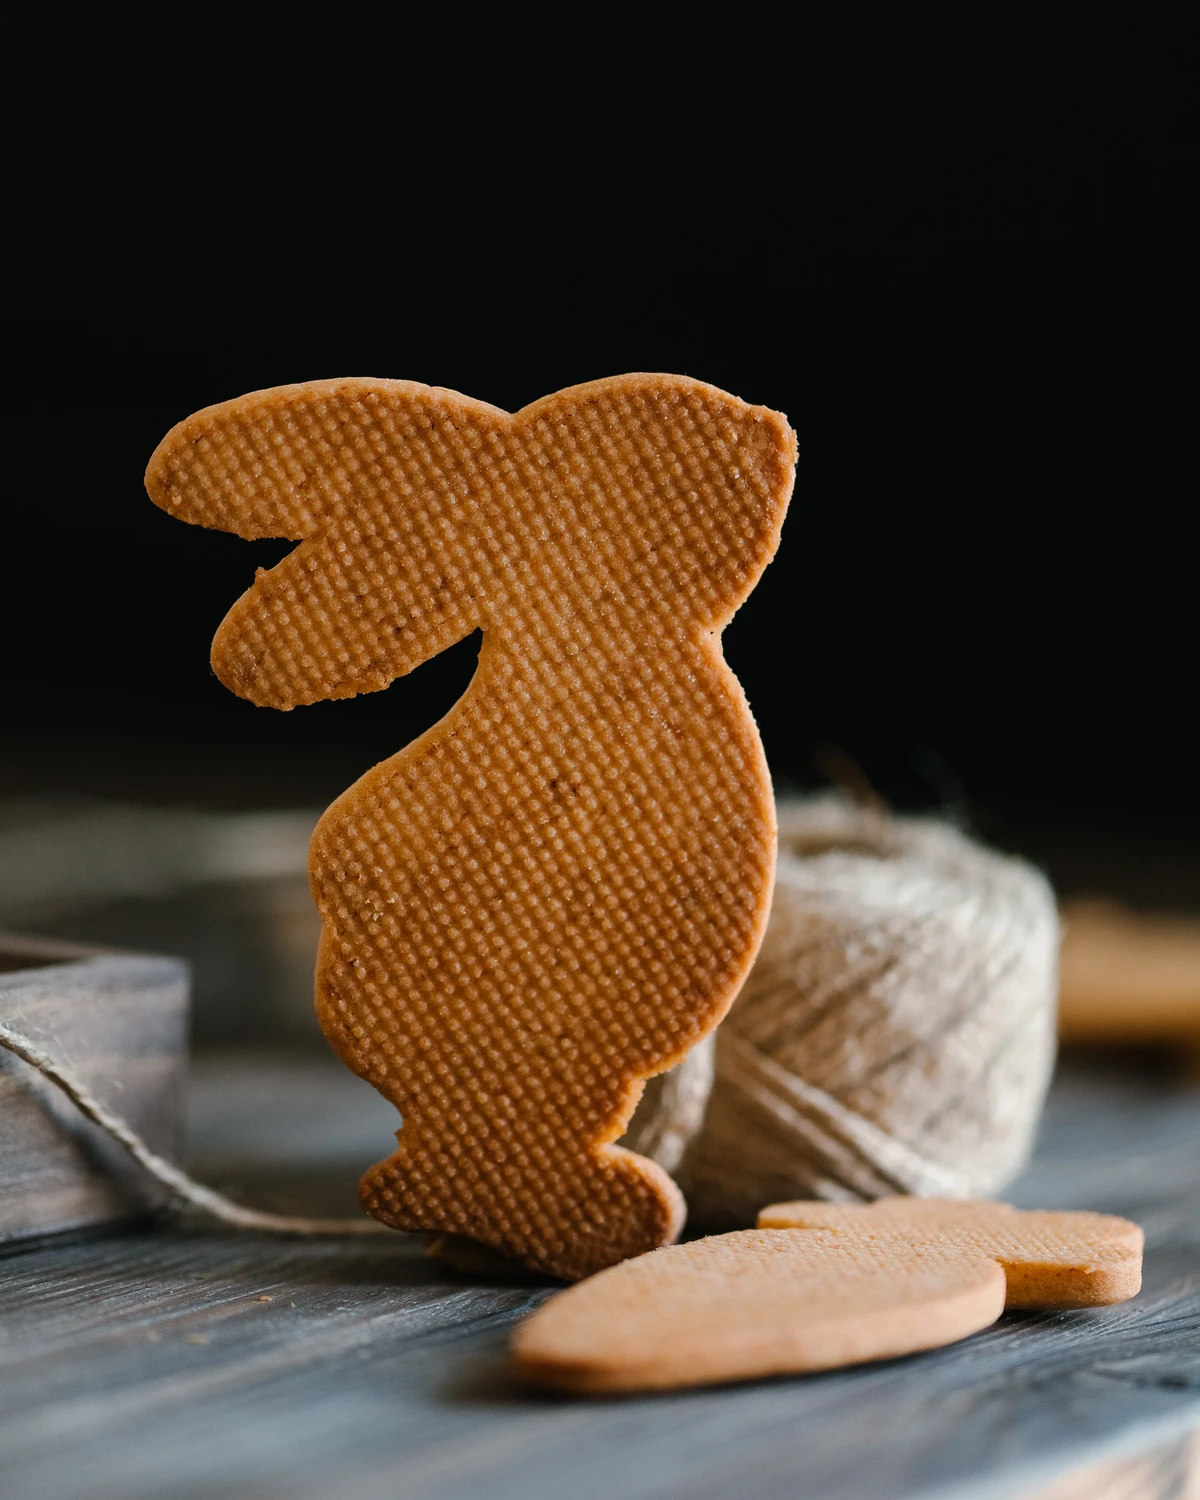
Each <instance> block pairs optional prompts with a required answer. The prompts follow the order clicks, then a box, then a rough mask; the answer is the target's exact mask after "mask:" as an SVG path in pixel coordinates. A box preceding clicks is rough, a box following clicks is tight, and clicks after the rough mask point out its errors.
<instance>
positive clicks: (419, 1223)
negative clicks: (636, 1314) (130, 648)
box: [147, 375, 795, 1279]
mask: <svg viewBox="0 0 1200 1500" xmlns="http://www.w3.org/2000/svg"><path fill="white" fill-rule="evenodd" d="M794 466H795V438H794V434H793V433H792V431H791V429H790V428H789V427H788V424H787V422H786V420H785V419H784V418H783V417H782V416H780V415H779V414H778V413H776V412H773V411H768V410H766V409H765V408H763V407H755V406H747V405H746V404H745V403H744V402H742V401H739V400H738V399H737V398H736V397H733V396H729V395H727V394H725V393H724V392H723V391H719V390H716V389H715V388H713V387H712V386H708V385H704V384H702V383H701V382H699V381H695V380H689V379H686V378H683V377H679V376H670V375H627V376H621V377H617V378H615V379H612V380H601V381H596V382H594V383H592V384H590V385H584V386H577V387H575V388H573V389H571V390H566V391H560V392H559V393H558V394H557V395H553V396H548V397H546V398H545V399H544V400H541V401H538V402H535V403H534V404H533V405H532V406H528V407H526V408H524V410H522V411H520V412H517V413H516V415H515V416H510V415H509V414H508V413H506V412H502V411H499V410H498V409H497V408H495V407H492V406H488V405H485V404H484V403H483V402H479V401H472V400H470V399H469V398H467V397H465V396H460V395H457V394H456V393H455V392H453V391H446V390H440V389H435V388H431V387H428V386H422V385H416V384H412V383H410V382H405V381H390V380H366V379H362V380H333V381H316V382H313V383H311V384H307V385H297V386H285V387H281V388H279V389H277V390H271V391H260V392H257V393H255V394H253V395H249V396H244V397H241V398H240V399H238V400H235V401H229V402H226V403H224V404H223V405H221V406H215V407H210V408H209V409H208V410H206V411H202V412H198V413H197V414H196V415H195V416H193V417H189V418H188V419H187V421H185V422H183V423H181V424H180V426H178V427H176V428H175V429H174V430H173V431H172V432H171V433H169V434H168V435H167V437H166V438H165V439H164V440H163V442H162V443H161V444H160V446H159V448H158V450H157V451H156V452H155V454H154V456H153V458H152V459H151V461H150V466H149V469H148V471H147V489H148V490H149V493H150V496H151V498H152V499H153V500H154V502H155V503H156V504H157V505H159V506H161V507H162V509H163V510H165V511H167V512H168V513H169V514H171V515H175V516H178V517H180V518H181V519H183V520H185V521H190V522H195V523H198V524H200V525H203V526H212V527H217V528H219V529H222V530H225V531H232V532H236V533H237V534H238V535H239V536H243V537H285V538H292V539H295V540H296V541H298V542H299V543H300V545H299V546H297V547H296V549H295V550H294V551H293V552H292V553H291V554H290V555H289V556H288V557H287V558H285V559H284V561H283V562H281V563H280V564H279V565H278V566H277V567H275V568H272V569H271V570H270V571H267V572H262V571H260V573H259V575H258V577H257V579H256V581H255V583H254V585H253V587H252V588H251V589H250V590H249V591H248V592H247V593H246V594H245V595H243V597H242V598H241V599H240V600H239V601H238V602H237V603H236V604H235V605H234V607H233V609H232V610H231V611H230V613H229V615H228V616H227V618H226V620H225V621H224V623H223V624H222V626H221V628H220V630H219V631H218V633H217V637H216V640H215V642H214V645H213V654H212V661H213V666H214V669H215V671H216V673H217V676H218V677H219V678H220V679H221V681H222V682H224V683H225V684H226V686H228V687H230V688H231V689H232V690H233V691H234V692H236V693H239V694H241V696H243V697H245V698H248V699H250V700H251V701H252V702H254V703H258V704H262V705H267V706H270V707H274V708H283V709H287V708H292V707H294V706H296V705H298V704H305V703H314V702H317V701H318V700H320V699H328V698H345V697H350V696H353V695H354V694H356V693H360V692H370V691H374V690H377V689H381V688H384V687H387V685H388V684H389V683H390V682H391V681H392V680H393V679H394V678H396V677H398V676H402V675H403V674H404V673H406V672H409V671H411V670H412V669H413V668H414V667H416V666H418V665H419V664H420V663H421V662H423V661H425V660H426V659H427V658H429V657H431V656H433V655H435V654H436V653H437V652H439V651H443V650H445V649H446V647H448V646H450V645H452V644H453V643H454V642H456V641H458V640H461V639H462V638H463V637H464V636H467V635H469V634H470V633H471V632H472V631H475V630H482V631H483V650H482V652H481V653H480V658H479V668H478V671H477V673H476V675H475V677H474V679H473V681H472V683H471V685H470V688H469V689H468V691H467V692H466V694H465V695H464V696H463V698H462V699H461V700H460V701H459V703H458V704H456V705H455V707H454V708H453V709H452V710H451V711H450V713H449V714H447V716H446V717H445V718H444V719H443V720H442V721H441V722H440V723H439V724H436V725H435V726H434V727H433V728H432V729H430V730H429V731H428V732H427V733H426V734H424V735H422V736H421V737H420V738H419V739H418V740H416V741H415V742H414V743H413V744H411V745H409V746H408V747H407V748H406V749H404V750H402V751H401V752H400V753H399V754H398V755H395V756H393V757H392V758H391V759H390V760H387V761H384V762H383V763H382V764H381V765H379V766H376V767H375V769H374V770H372V771H368V772H367V774H366V775H365V776H364V777H363V778H362V779H361V780H360V781H359V782H357V783H356V784H355V785H354V786H353V787H351V788H350V790H349V791H348V792H346V793H345V794H344V795H343V796H342V797H341V798H339V799H338V801H337V802H335V803H334V805H333V806H332V807H331V808H330V809H329V811H328V812H327V813H326V814H325V816H324V817H323V818H322V820H321V822H320V824H319V825H318V827H317V830H316V833H315V834H314V837H313V842H312V848H311V857H310V874H311V878H312V885H313V890H314V893H315V897H316V901H317V904H318V906H319V908H320V911H321V915H322V918H323V921H324V936H323V939H322V943H321V948H320V954H319V958H318V967H317V980H316V1000H317V1012H318V1015H319V1018H320V1021H321V1025H322V1027H323V1028H324V1030H325V1033H326V1035H327V1036H328V1038H329V1040H330V1042H331V1043H332V1045H333V1046H334V1048H335V1049H336V1050H337V1051H338V1053H339V1054H340V1055H341V1056H342V1058H343V1059H344V1060H345V1061H346V1063H347V1064H348V1065H349V1066H350V1067H351V1068H353V1069H354V1071H355V1072H356V1073H359V1074H360V1075H361V1076H362V1077H364V1078H366V1079H368V1080H369V1081H370V1082H371V1083H372V1084H373V1085H374V1086H375V1087H376V1088H377V1089H379V1090H380V1092H381V1093H383V1094H384V1095H386V1097H387V1098H389V1099H390V1100H392V1101H393V1102H394V1103H395V1104H396V1106H397V1107H398V1108H399V1110H400V1111H401V1113H402V1115H403V1121H404V1123H403V1128H402V1129H401V1130H400V1132H399V1133H398V1136H397V1141H398V1149H397V1150H396V1152H395V1154H394V1155H392V1156H391V1157H390V1158H389V1159H388V1160H386V1161H383V1162H381V1163H380V1164H379V1165H378V1166H377V1167H375V1168H374V1169H373V1170H372V1171H370V1172H369V1173H368V1174H367V1176H366V1177H365V1179H364V1181H363V1187H362V1200H363V1203H364V1205H365V1207H366V1208H367V1209H368V1211H369V1212H370V1213H372V1214H374V1215H375V1216H376V1217H377V1218H379V1219H381V1220H383V1222H384V1223H387V1224H391V1225H394V1226H395V1227H396V1228H400V1229H421V1230H433V1231H444V1232H445V1233H447V1234H451V1235H465V1236H467V1237H469V1238H471V1239H473V1240H477V1241H480V1242H482V1243H484V1244H486V1245H488V1246H491V1247H493V1248H494V1249H496V1250H499V1251H500V1252H502V1253H503V1254H505V1255H508V1256H513V1257H516V1258H518V1259H520V1260H521V1261H523V1262H524V1263H525V1264H526V1265H529V1266H532V1267H534V1268H536V1269H539V1270H542V1271H547V1272H550V1273H553V1274H555V1275H558V1276H562V1277H566V1278H568V1279H572V1278H577V1277H581V1276H584V1275H587V1274H588V1273H590V1272H593V1271H596V1270H598V1269H600V1268H601V1267H604V1266H607V1265H611V1264H612V1263H613V1262H615V1261H618V1260H621V1259H623V1258H624V1257H626V1256H630V1255H636V1254H638V1253H640V1252H643V1251H646V1250H649V1249H651V1248H653V1247H654V1246H656V1245H662V1244H664V1243H667V1242H669V1241H671V1240H672V1239H673V1238H674V1237H675V1236H676V1235H677V1234H678V1231H679V1228H680V1226H681V1224H682V1220H683V1200H682V1198H681V1196H680V1194H679V1192H678V1189H677V1188H676V1187H675V1185H674V1183H673V1182H672V1181H671V1179H670V1178H669V1177H668V1176H667V1174H666V1173H665V1172H664V1171H663V1170H662V1169H661V1168H659V1167H658V1166H656V1165H655V1164H654V1163H652V1162H650V1161H649V1160H647V1159H645V1158H643V1157H640V1156H636V1155H634V1154H633V1153H631V1152H628V1151H624V1150H621V1149H620V1148H618V1147H615V1146H613V1145H612V1144H611V1143H612V1142H614V1141H616V1140H617V1139H618V1138H619V1137H620V1136H621V1134H622V1133H623V1131H624V1129H625V1126H626V1124H627V1123H628V1121H629V1118H630V1116H631V1114H632V1112H633V1109H634V1106H635V1105H636V1103H637V1100H638V1096H639V1094H640V1093H641V1089H642V1084H643V1081H644V1080H645V1079H646V1078H647V1077H649V1076H651V1075H653V1074H655V1073H658V1072H661V1071H663V1070H665V1069H666V1068H668V1067H670V1066H671V1065H672V1064H674V1063H676V1062H677V1061H679V1059H681V1058H682V1057H683V1056H684V1055H685V1054H686V1053H687V1052H688V1050H689V1049H690V1048H691V1047H692V1046H694V1045H695V1043H696V1042H697V1041H699V1040H700V1039H701V1038H702V1037H703V1036H705V1035H706V1034H707V1033H708V1032H709V1031H711V1029H712V1028H713V1027H714V1026H715V1025H716V1024H717V1023H718V1021H719V1020H720V1019H721V1017H722V1016H723V1015H724V1013H725V1011H726V1010H727V1009H728V1007H729V1004H730V1002H731V1001H732V999H733V997H734V995H735V994H736V993H737V990H738V988H739V986H740V984H741V982H742V980H743V978H744V977H745V975H746V973H747V971H748V970H749V967H750V964H751V962H752V961H753V958H754V955H755V953H756V951H757V948H758V945H759V942H760V940H761V937H762V934H763V929H764V926H765V923H766V918H767V913H768V908H769V905H770V897H771V886H772V880H773V875H774V863H775V823H774V806H773V801H772V796H771V787H770V781H769V778H768V775H767V768H766V764H765V761H764V758H763V754H762V747H761V745H760V743H759V739H758V734H757V731H756V729H755V726H754V721H753V719H752V718H751V716H750V712H749V709H748V708H747V705H746V701H745V698H744V696H743V694H742V692H741V689H740V687H739V685H738V683H737V681H736V679H735V678H734V676H733V674H732V673H731V672H730V670H729V668H728V667H727V666H726V664H725V661H724V659H723V657H722V655H721V631H722V629H723V628H724V626H725V625H726V624H727V623H728V621H729V619H730V618H731V616H732V615H733V613H734V611H735V610H736V609H737V607H738V605H739V604H740V603H741V602H742V601H743V600H744V599H745V598H746V596H747V595H748V594H749V593H750V590H751V589H752V588H753V587H754V585H755V583H756V582H757V580H758V578H759V576H760V574H761V573H762V570H763V568H764V567H765V566H766V565H767V563H768V562H769V561H770V559H771V556H772V554H773V553H774V550H775V547H776V545H777V542H778V539H779V529H780V526H781V524H782V521H783V515H784V511H785V509H786V506H787V501H788V497H789V495H790V493H791V488H792V482H793V475H794Z"/></svg>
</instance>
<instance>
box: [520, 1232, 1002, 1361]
mask: <svg viewBox="0 0 1200 1500" xmlns="http://www.w3.org/2000/svg"><path fill="white" fill-rule="evenodd" d="M1003 1307H1004V1277H1003V1275H1002V1273H1001V1271H1000V1267H999V1266H997V1264H996V1262H995V1261H994V1260H991V1259H989V1258H987V1257H986V1256H973V1255H970V1254H967V1253H964V1252H961V1251H956V1250H950V1251H945V1250H927V1249H924V1248H922V1247H913V1246H912V1245H910V1244H908V1243H907V1242H906V1241H904V1240H902V1239H895V1238H893V1239H890V1240H889V1239H887V1238H885V1237H880V1238H878V1239H866V1238H863V1239H855V1238H851V1237H848V1236H845V1235H839V1234H833V1233H828V1232H822V1231H820V1230H816V1231H812V1232H809V1233H799V1232H794V1231H793V1232H790V1233H789V1232H786V1231H784V1232H779V1231H771V1232H766V1231H762V1230H753V1229H749V1230H741V1231H738V1232H737V1233H734V1234H723V1235H714V1236H713V1237H711V1238H709V1239H703V1240H696V1241H694V1242H693V1243H691V1244H687V1245H677V1246H674V1247H672V1248H670V1249H666V1250H659V1251H656V1252H654V1253H653V1254H650V1255H643V1256H640V1257H638V1258H637V1259H636V1260H631V1261H627V1262H626V1263H625V1264H624V1265H620V1266H614V1267H613V1268H612V1269H610V1270H608V1271H605V1272H604V1274H603V1275H601V1276H597V1277H595V1278H593V1279H592V1280H590V1281H587V1282H585V1283H584V1284H583V1285H582V1286H577V1287H571V1288H570V1289H569V1290H568V1291H566V1292H563V1293H562V1294H561V1295H559V1296H557V1297H555V1298H554V1299H553V1300H552V1301H550V1302H548V1303H546V1304H545V1305H544V1306H543V1307H541V1308H540V1309H539V1310H538V1311H537V1312H535V1313H534V1314H533V1315H532V1316H531V1317H530V1318H528V1319H526V1321H525V1322H524V1323H522V1324H521V1326H520V1327H519V1328H518V1330H517V1333H516V1336H515V1338H514V1340H513V1356H514V1362H515V1365H516V1368H517V1371H518V1372H519V1373H520V1374H522V1375H523V1376H524V1377H525V1378H527V1379H530V1380H533V1381H536V1382H538V1383H540V1384H545V1385H553V1386H562V1387H566V1388H568V1389H574V1390H586V1391H606V1390H609V1391H615V1390H653V1389H665V1388H671V1387H675V1386H687V1385H699V1384H704V1383H707V1382H710V1381H716V1380H738V1379H746V1378H749V1377H752V1376H761V1375H772V1374H781V1373H784V1372H799V1371H805V1370H827V1369H832V1368H835V1367H837V1366H839V1365H846V1364H854V1363H857V1362H859V1361H861V1360H870V1359H883V1358H887V1357H890V1356H894V1355H899V1354H911V1353H913V1352H915V1351H916V1350H919V1349H931V1348H936V1347H937V1346H939V1345H941V1344H948V1343H952V1342H953V1341H954V1340H955V1339H960V1338H963V1337H965V1336H966V1335H967V1334H970V1333H974V1332H976V1331H977V1330H979V1329H980V1328H986V1327H987V1326H988V1324H989V1323H993V1322H995V1320H996V1318H998V1317H999V1315H1000V1313H1001V1311H1002V1310H1003Z"/></svg>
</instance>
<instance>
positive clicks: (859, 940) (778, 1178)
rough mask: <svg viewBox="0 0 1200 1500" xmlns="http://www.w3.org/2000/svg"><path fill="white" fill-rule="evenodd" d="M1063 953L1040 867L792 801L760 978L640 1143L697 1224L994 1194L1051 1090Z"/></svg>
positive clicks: (650, 1107)
mask: <svg viewBox="0 0 1200 1500" xmlns="http://www.w3.org/2000/svg"><path fill="white" fill-rule="evenodd" d="M1058 944H1059V931H1058V918H1057V913H1056V909H1055V904H1054V898H1053V895H1052V893H1051V890H1050V887H1049V885H1048V884H1047V882H1046V881H1045V880H1044V879H1043V877H1042V876H1041V875H1040V874H1039V873H1038V872H1037V871H1036V870H1034V869H1032V868H1031V867H1030V866H1029V865H1027V864H1025V863H1024V862H1022V861H1021V860H1018V859H1013V858H1009V857H1006V856H1004V855H1001V854H997V853H995V852H994V851H992V850H989V849H985V848H983V847H982V846H980V845H979V844H977V843H975V842H973V841H972V840H971V839H969V838H967V837H965V836H964V835H963V834H962V833H960V832H959V831H958V830H957V829H955V828H953V827H951V826H950V825H948V824H946V823H944V822H941V821H935V820H931V819H916V818H896V817H891V816H889V815H888V814H887V813H885V812H883V811H881V810H879V809H876V808H873V807H855V806H852V805H850V804H849V803H848V802H845V801H843V800H841V799H840V798H836V797H822V798H816V799H809V800H791V801H784V802H782V803H781V804H780V807H779V867H778V874H777V877H776V886H775V898H774V903H773V906H772V910H771V918H770V923H769V925H768V928H767V934H766V938H765V940H764V942H763V946H762V949H761V951H760V953H759V955H758V959H757V961H756V962H755V965H754V968H753V970H752V972H751V974H750V977H749V979H748V980H747V982H746V985H745V987H744V988H743V990H742V992H741V994H740V995H739V996H738V999H737V1000H736V1001H735V1003H734V1006H733V1009H732V1010H731V1011H730V1013H729V1015H728V1016H727V1017H726V1019H725V1021H724V1022H723V1023H722V1025H721V1027H720V1029H719V1030H718V1032H717V1033H716V1036H715V1039H713V1038H710V1039H709V1042H708V1043H707V1044H706V1045H705V1046H703V1047H701V1048H698V1049H696V1051H695V1052H694V1053H692V1054H691V1055H689V1057H688V1058H687V1059H685V1060H684V1062H683V1063H681V1064H680V1065H679V1067H678V1068H676V1069H674V1070H672V1072H671V1073H667V1074H664V1075H663V1076H662V1078H661V1079H654V1080H652V1081H651V1083H650V1084H649V1085H648V1086H647V1090H646V1094H645V1096H644V1097H643V1100H642V1103H641V1105H640V1106H639V1109H638V1113H637V1114H636V1115H635V1116H634V1119H633V1121H632V1122H631V1128H630V1130H629V1132H628V1133H627V1134H626V1136H625V1138H624V1140H623V1141H622V1144H623V1145H626V1146H629V1147H631V1148H632V1149H633V1150H638V1151H643V1152H645V1153H646V1154H648V1155H651V1156H654V1157H655V1159H656V1160H658V1161H659V1162H660V1163H661V1165H663V1166H664V1167H666V1168H667V1169H668V1170H669V1171H672V1172H673V1173H674V1174H675V1176H676V1177H677V1179H678V1180H679V1183H680V1185H681V1187H682V1188H683V1190H684V1193H685V1194H686V1196H687V1199H688V1205H689V1214H690V1221H691V1223H692V1225H693V1226H705V1227H710V1226H711V1227H713V1228H720V1227H731V1226H738V1225H747V1224H753V1222H754V1219H755V1215H756V1214H757V1212H758V1210H759V1209H760V1208H762V1207H763V1206H764V1204H767V1203H771V1202H777V1201H780V1200H783V1199H789V1198H814V1197H815V1198H827V1199H835V1200H838V1199H841V1200H854V1199H870V1198H877V1197H880V1196H883V1195H886V1194H891V1193H914V1194H919V1195H923V1196H937V1197H984V1196H988V1195H990V1194H992V1193H995V1192H997V1191H998V1190H999V1189H1000V1188H1002V1187H1003V1186H1004V1184H1005V1183H1006V1182H1007V1181H1008V1180H1009V1179H1010V1178H1011V1177H1013V1176H1014V1175H1015V1174H1016V1172H1017V1171H1019V1170H1020V1168H1021V1166H1022V1165H1023V1164H1024V1162H1025V1161H1026V1159H1027V1157H1028V1154H1029V1149H1030V1146H1031V1143H1032V1139H1033V1132H1034V1129H1035V1127H1036V1124H1037V1119H1038V1115H1039V1112H1040V1109H1041V1105H1042V1100H1043V1097H1044V1095H1045V1090H1046V1085H1047V1082H1048V1080H1049V1075H1050V1069H1051V1065H1052V1062H1053V1056H1054V1031H1055V1027H1054V1020H1055V999H1056V993H1057V982H1058V975H1057V969H1058ZM714 1040H715V1054H714V1052H713V1051H712V1050H711V1049H712V1043H713V1041H714ZM706 1096H707V1097H706Z"/></svg>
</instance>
